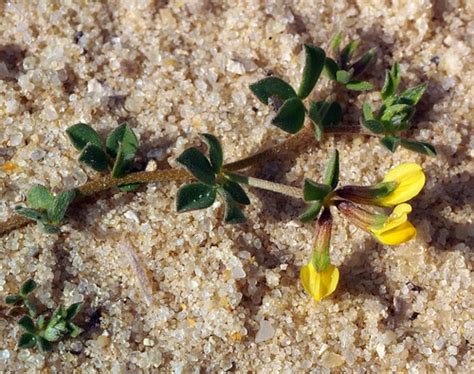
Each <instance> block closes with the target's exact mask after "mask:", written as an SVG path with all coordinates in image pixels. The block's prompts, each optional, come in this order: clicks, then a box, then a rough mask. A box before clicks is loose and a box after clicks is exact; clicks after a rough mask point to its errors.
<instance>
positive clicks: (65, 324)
mask: <svg viewBox="0 0 474 374" xmlns="http://www.w3.org/2000/svg"><path fill="white" fill-rule="evenodd" d="M36 287H37V284H36V282H35V281H34V280H33V279H28V280H27V281H26V282H25V283H23V284H22V285H21V287H20V291H19V292H18V293H17V294H14V295H8V296H7V297H6V298H5V302H6V303H7V304H9V305H12V306H14V307H20V308H21V307H24V308H26V310H27V311H28V314H25V315H23V316H22V317H21V318H20V319H19V321H18V324H19V325H20V327H21V328H22V329H23V330H24V331H25V332H24V333H23V334H22V335H21V336H20V338H19V340H18V347H19V348H34V347H38V348H39V350H40V351H41V352H43V353H45V352H47V351H50V350H51V349H52V344H51V343H53V342H57V341H59V340H61V339H62V338H64V337H65V336H71V337H73V338H75V337H77V336H78V335H79V334H80V333H81V332H82V331H83V330H82V328H80V327H79V326H77V325H76V324H75V323H74V322H72V321H73V319H74V318H75V317H76V315H77V313H78V312H79V310H80V309H81V307H82V304H83V303H82V302H80V303H75V304H72V305H70V306H69V307H67V308H65V307H64V306H62V305H60V306H58V307H57V308H56V310H55V311H54V312H53V313H52V315H51V317H50V318H48V315H47V314H41V315H39V316H38V317H37V308H36V306H35V305H34V303H33V302H32V301H31V300H30V299H29V295H30V294H31V293H32V292H33V291H34V290H35V289H36Z"/></svg>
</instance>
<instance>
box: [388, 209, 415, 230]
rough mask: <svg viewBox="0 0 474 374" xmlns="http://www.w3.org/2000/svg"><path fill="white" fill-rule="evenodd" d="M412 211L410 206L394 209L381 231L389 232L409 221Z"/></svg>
mask: <svg viewBox="0 0 474 374" xmlns="http://www.w3.org/2000/svg"><path fill="white" fill-rule="evenodd" d="M411 211H412V209H411V205H410V204H406V203H404V204H400V205H397V206H396V207H395V209H393V211H392V214H390V216H389V217H388V218H387V219H386V220H385V222H384V224H383V226H382V228H381V230H383V231H388V230H391V229H393V228H395V227H397V226H400V225H401V224H402V223H404V222H406V221H407V220H408V213H410V212H411Z"/></svg>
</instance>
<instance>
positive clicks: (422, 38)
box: [0, 0, 474, 373]
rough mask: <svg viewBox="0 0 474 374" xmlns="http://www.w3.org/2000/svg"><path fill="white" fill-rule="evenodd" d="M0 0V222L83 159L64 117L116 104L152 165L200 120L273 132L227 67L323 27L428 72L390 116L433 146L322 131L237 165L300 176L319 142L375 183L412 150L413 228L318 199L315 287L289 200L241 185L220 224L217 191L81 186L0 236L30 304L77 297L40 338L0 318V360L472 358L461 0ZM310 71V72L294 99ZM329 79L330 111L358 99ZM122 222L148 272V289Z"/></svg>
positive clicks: (100, 124) (389, 363)
mask: <svg viewBox="0 0 474 374" xmlns="http://www.w3.org/2000/svg"><path fill="white" fill-rule="evenodd" d="M0 11H1V12H0V221H5V220H7V219H8V218H9V217H11V216H12V215H13V208H14V206H15V205H17V204H19V203H21V202H24V200H25V193H26V192H27V191H28V189H29V187H30V186H31V185H32V184H34V183H42V184H45V185H46V186H48V187H49V188H51V189H52V190H53V191H55V192H59V191H61V190H63V189H66V188H71V187H74V186H79V185H81V184H83V183H85V182H86V181H87V180H91V179H93V178H96V177H97V175H96V174H95V173H94V172H93V171H90V170H88V169H86V168H85V167H84V166H82V165H80V164H79V163H78V162H77V160H76V158H77V151H76V150H75V149H73V147H72V146H71V145H70V143H69V141H68V139H67V137H66V134H65V130H66V128H67V127H68V126H70V125H72V124H74V123H77V122H86V123H90V124H91V125H92V126H93V127H94V128H96V129H97V130H98V131H99V132H100V133H101V134H103V135H105V134H106V133H107V132H108V131H109V130H110V129H112V128H114V127H115V126H117V125H118V124H119V123H122V122H123V121H125V120H127V121H128V122H129V123H130V125H131V126H132V127H133V129H134V131H135V132H136V133H137V135H138V136H139V138H140V142H141V144H142V147H141V149H140V160H139V161H140V162H142V163H143V164H146V163H147V162H152V161H155V162H156V163H157V164H158V165H159V166H162V165H166V164H169V165H171V166H172V167H176V166H177V164H176V162H175V159H176V157H177V156H178V155H179V154H180V153H181V152H182V151H183V150H184V149H186V148H187V147H189V146H191V145H199V144H200V140H199V136H198V134H199V133H201V132H211V133H213V134H215V135H217V136H218V137H220V139H221V140H222V142H223V145H224V149H225V159H226V161H233V160H237V159H239V158H242V157H245V156H247V155H250V154H252V153H255V152H257V151H258V150H261V149H264V148H266V147H268V146H271V145H272V144H276V143H278V142H281V141H282V140H284V139H285V138H287V137H288V135H286V134H285V133H283V132H282V131H281V130H279V129H277V128H275V127H274V126H272V125H271V123H270V120H271V118H272V113H271V112H270V109H269V108H268V107H265V106H264V105H262V104H261V103H259V102H258V101H257V100H256V99H255V98H254V97H253V96H252V94H251V92H250V91H249V89H248V85H249V84H250V83H252V82H255V81H256V80H258V79H261V78H263V77H264V76H265V75H266V74H268V73H269V72H270V71H271V72H273V74H275V75H277V76H281V77H283V78H284V79H286V80H288V81H289V82H292V83H293V84H294V85H297V83H298V82H299V80H300V76H301V70H302V62H303V60H304V54H303V53H302V44H303V43H313V44H316V45H320V46H322V47H324V48H327V47H328V42H329V39H330V38H331V36H332V35H333V34H335V33H336V32H340V31H341V32H344V33H346V34H348V35H350V36H351V37H352V38H360V39H361V40H362V45H363V48H367V49H368V48H370V47H377V48H378V51H377V57H378V59H377V63H376V64H375V66H374V67H373V68H372V69H371V71H370V72H369V74H367V76H366V78H367V79H368V80H370V81H371V82H373V83H374V84H375V85H376V87H378V88H380V87H381V84H382V81H383V76H384V71H385V69H387V68H389V67H390V66H391V65H392V64H393V63H394V62H395V61H399V62H400V64H401V69H402V86H403V87H409V86H412V85H415V84H418V83H420V82H425V81H426V82H429V88H428V90H427V94H426V95H425V97H424V98H423V100H422V102H421V103H420V105H419V110H418V112H417V115H416V117H415V120H414V123H415V125H414V128H413V130H412V131H411V132H410V134H411V136H412V137H413V138H416V139H419V140H422V141H423V140H424V141H429V142H431V143H433V144H434V145H435V146H436V147H437V149H438V153H439V155H438V157H436V158H427V157H424V156H420V155H416V154H414V153H411V152H409V151H407V150H398V151H397V152H396V153H395V154H391V153H389V152H388V151H387V150H385V149H383V148H382V147H381V146H380V144H379V143H378V141H377V139H375V138H367V137H362V136H356V135H347V136H327V137H326V138H325V140H324V141H323V143H321V144H320V145H318V144H317V143H316V142H312V143H311V145H310V146H306V147H300V148H299V149H296V150H295V151H294V152H290V153H287V154H285V155H284V156H283V157H282V159H281V160H274V161H272V162H270V163H268V164H266V165H264V166H259V167H256V168H253V169H251V170H249V171H248V173H251V175H254V176H258V177H263V178H268V179H272V180H276V181H278V182H281V183H287V184H291V185H294V186H300V185H301V183H302V181H303V178H305V177H308V178H311V179H314V180H317V179H318V178H321V174H322V170H323V166H324V164H325V162H326V160H327V157H328V155H329V154H330V152H331V151H332V150H333V149H335V148H337V149H338V150H339V151H340V156H341V178H340V180H341V183H342V184H349V183H352V184H369V183H373V182H376V181H378V180H380V179H382V178H383V175H384V173H385V172H386V171H387V170H389V169H390V168H392V167H393V166H395V165H398V164H400V163H402V162H417V163H420V164H421V165H422V166H423V168H424V170H425V173H426V175H427V183H426V186H425V188H424V190H423V191H422V193H421V194H420V196H418V197H417V198H416V199H415V200H414V201H413V206H414V212H413V213H412V215H411V221H412V222H413V223H414V224H415V226H416V227H417V229H418V236H417V238H416V240H414V241H411V242H409V243H407V244H404V245H400V246H397V247H388V246H383V245H380V244H377V243H376V242H375V241H374V240H373V239H372V238H371V237H370V236H369V235H368V234H366V233H364V232H361V231H360V230H358V229H356V228H355V227H354V226H352V225H350V224H349V223H348V222H347V221H345V220H343V219H342V218H341V217H340V216H336V218H335V227H334V231H333V239H332V247H331V248H332V250H331V256H332V260H333V262H334V263H335V264H337V265H338V266H339V267H340V270H341V282H340V284H339V287H338V289H337V291H336V292H335V293H334V294H333V295H332V296H331V297H329V298H327V299H324V300H323V301H322V302H320V303H317V302H315V301H313V300H311V299H310V297H309V296H308V295H306V294H305V292H304V290H303V287H302V286H301V284H300V283H299V280H298V273H299V267H300V266H301V265H302V264H304V263H305V262H306V260H307V258H308V256H309V253H310V251H311V245H312V241H313V228H312V227H311V225H302V224H301V223H299V222H298V221H297V220H296V217H297V215H298V214H299V213H300V212H301V209H302V208H303V206H302V204H301V203H300V202H298V201H295V200H291V199H287V198H284V197H282V196H280V195H276V194H274V193H270V192H260V191H255V190H249V196H250V198H251V200H252V205H251V206H250V207H248V208H246V209H245V213H246V214H247V216H248V218H249V220H248V223H246V224H244V225H238V226H224V225H223V224H222V206H221V205H220V203H216V204H215V205H214V206H213V207H212V208H211V209H207V210H204V211H198V212H192V213H185V214H179V215H178V214H176V213H175V202H174V197H175V195H176V191H177V189H178V188H179V187H180V183H166V184H150V185H147V186H146V187H143V188H142V189H141V190H139V191H138V192H136V193H119V192H117V191H114V192H107V193H103V194H100V195H98V196H96V199H95V201H92V202H90V203H88V204H85V205H83V206H82V207H81V209H77V210H75V211H73V212H71V218H70V220H69V221H68V223H67V225H65V226H64V228H63V233H62V234H60V235H45V234H42V233H41V232H40V230H39V229H38V228H37V227H35V226H31V225H30V226H28V227H26V228H23V229H21V230H17V231H15V232H12V233H10V234H9V235H7V236H4V237H2V238H0V295H2V297H3V296H4V295H6V294H9V293H12V292H16V291H17V287H18V285H19V284H20V283H21V282H22V281H24V280H26V279H28V278H29V277H34V279H35V280H36V281H37V282H38V283H39V289H38V291H37V292H36V295H37V298H38V301H39V302H40V303H42V304H43V305H45V306H46V307H48V308H54V307H55V306H56V305H57V304H59V303H66V304H70V303H72V302H77V301H81V300H83V301H84V308H83V310H82V312H81V314H80V315H79V318H78V323H79V324H80V325H81V326H83V327H86V332H85V333H83V334H82V335H81V336H80V337H79V338H77V339H67V340H64V341H63V342H61V343H59V344H57V345H56V346H55V349H54V350H53V352H52V353H50V354H48V355H42V354H41V353H39V352H37V351H35V350H18V349H17V348H16V342H17V339H18V336H19V334H20V333H21V332H20V329H19V328H18V327H17V326H16V325H15V323H14V322H12V321H11V320H9V319H7V318H3V317H0V367H1V368H2V369H1V370H3V371H5V372H26V371H29V372H33V371H35V370H36V371H39V370H45V372H46V370H48V371H47V372H72V371H73V370H77V371H78V372H82V371H84V372H113V373H121V372H127V371H130V372H171V371H173V372H176V373H179V372H185V373H189V372H224V371H235V372H250V371H252V372H262V373H270V372H271V373H275V372H309V371H312V372H323V373H325V372H329V371H332V370H334V371H335V372H358V373H359V372H360V373H362V372H410V373H433V372H456V373H467V372H472V370H474V362H473V361H474V356H473V354H472V345H473V344H474V322H473V314H474V302H473V297H472V291H473V276H472V261H473V253H472V248H473V238H474V226H473V222H472V217H473V215H472V202H473V197H474V195H473V170H474V163H473V161H472V156H473V153H474V151H473V148H472V146H473V144H474V143H473V140H472V130H471V129H472V128H471V121H472V114H473V100H472V97H473V95H474V88H473V82H474V73H473V72H474V70H473V69H472V66H473V63H474V56H473V54H472V44H473V31H474V29H473V27H474V24H473V21H472V19H473V15H474V6H473V3H472V2H469V1H461V0H453V1H441V0H440V1H438V0H436V1H434V0H433V1H428V0H410V1H405V0H399V1H393V2H382V1H374V0H358V1H345V0H336V1H331V2H323V1H318V2H312V1H306V0H300V1H228V2H223V1H222V2H221V1H181V0H176V1H160V0H157V1H151V0H150V1H149V0H120V1H118V0H117V1H101V2H89V1H87V2H86V1H73V0H64V1H62V2H56V1H46V0H45V1H27V0H23V1H6V2H5V1H3V2H0ZM345 40H346V41H347V39H345ZM332 87H333V86H332V83H330V82H328V81H327V79H325V78H324V79H321V80H320V82H319V83H318V86H317V89H316V90H315V92H314V93H313V94H312V98H315V99H317V98H324V97H326V96H327V95H329V94H330V93H331V90H332ZM344 97H345V107H346V108H347V111H348V114H347V115H346V117H345V119H344V124H345V125H357V123H358V117H359V114H360V108H361V105H362V103H363V102H365V101H369V102H373V103H374V105H378V104H377V102H378V100H379V95H378V93H376V92H372V93H368V94H360V95H355V94H350V95H345V96H344ZM123 235H125V236H126V238H127V240H128V241H129V242H130V245H131V247H132V248H133V250H134V251H135V252H136V255H137V257H138V258H139V259H140V260H141V261H142V263H143V266H144V268H145V270H146V273H147V276H148V278H149V280H150V283H151V287H152V291H153V300H152V303H151V305H150V306H147V304H146V300H145V299H144V298H143V295H142V294H141V293H140V288H139V283H138V280H137V278H136V275H135V273H134V272H133V270H132V267H130V262H129V261H128V257H127V256H126V255H125V254H124V252H123V251H122V249H121V247H120V241H121V240H122V237H123ZM2 308H4V307H2ZM99 317H100V318H99Z"/></svg>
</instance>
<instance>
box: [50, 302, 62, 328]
mask: <svg viewBox="0 0 474 374" xmlns="http://www.w3.org/2000/svg"><path fill="white" fill-rule="evenodd" d="M64 318H66V309H64V306H62V305H59V306H58V307H57V308H56V309H55V310H54V312H53V315H52V316H51V321H49V323H48V325H54V324H56V323H57V322H58V321H61V320H62V319H64Z"/></svg>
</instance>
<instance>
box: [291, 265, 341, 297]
mask: <svg viewBox="0 0 474 374" xmlns="http://www.w3.org/2000/svg"><path fill="white" fill-rule="evenodd" d="M300 279H301V283H303V286H304V289H305V290H306V292H308V293H309V294H310V295H311V296H313V298H314V299H315V300H316V301H320V300H321V299H322V298H324V297H326V296H329V295H330V294H332V293H333V292H334V290H335V289H336V287H337V283H338V282H339V269H338V268H337V267H335V266H334V265H333V264H329V265H328V267H327V268H326V270H324V271H322V272H318V271H316V269H315V267H314V265H313V262H312V261H310V262H309V263H308V264H307V265H304V266H303V267H302V268H301V271H300Z"/></svg>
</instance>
